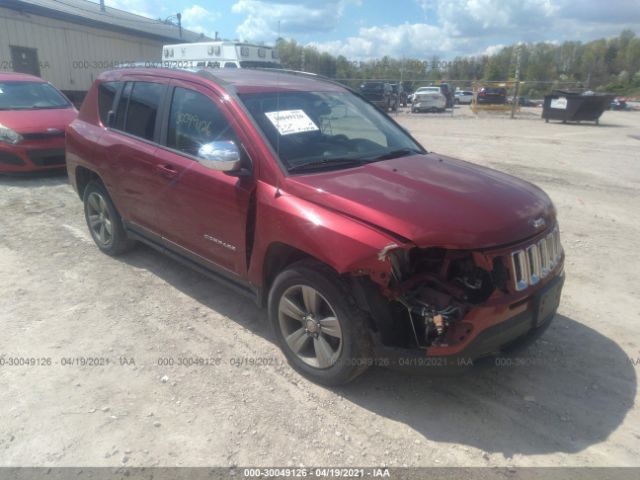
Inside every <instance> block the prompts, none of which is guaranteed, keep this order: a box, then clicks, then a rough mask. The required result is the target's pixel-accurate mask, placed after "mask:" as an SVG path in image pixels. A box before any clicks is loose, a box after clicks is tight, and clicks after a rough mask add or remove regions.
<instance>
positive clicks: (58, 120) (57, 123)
mask: <svg viewBox="0 0 640 480" xmlns="http://www.w3.org/2000/svg"><path fill="white" fill-rule="evenodd" d="M77 115H78V112H77V110H76V109H75V108H73V107H69V108H55V109H44V108H43V109H40V110H37V109H35V110H3V111H0V123H1V124H2V125H4V126H5V127H9V128H10V129H12V130H15V131H16V132H18V133H20V134H25V133H39V132H46V131H47V129H49V128H55V129H58V130H62V131H63V132H64V131H65V130H66V128H67V126H68V125H69V124H70V123H71V122H72V121H73V120H74V119H75V118H76V116H77Z"/></svg>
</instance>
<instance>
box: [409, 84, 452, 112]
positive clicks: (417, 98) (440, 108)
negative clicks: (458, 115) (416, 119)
mask: <svg viewBox="0 0 640 480" xmlns="http://www.w3.org/2000/svg"><path fill="white" fill-rule="evenodd" d="M412 100H413V101H412V103H411V112H413V113H416V112H444V110H445V108H446V106H447V98H446V97H445V96H444V95H443V94H442V92H441V91H440V87H420V88H419V89H418V90H416V91H415V93H414V94H413V99H412Z"/></svg>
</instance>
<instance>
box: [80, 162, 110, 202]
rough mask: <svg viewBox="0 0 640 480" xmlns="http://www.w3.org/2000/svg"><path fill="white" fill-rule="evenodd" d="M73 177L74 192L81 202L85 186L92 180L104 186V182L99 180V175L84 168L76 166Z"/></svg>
mask: <svg viewBox="0 0 640 480" xmlns="http://www.w3.org/2000/svg"><path fill="white" fill-rule="evenodd" d="M74 176H75V182H76V190H77V192H78V196H79V197H80V199H81V200H82V199H83V198H84V191H85V189H86V188H87V185H88V184H89V182H91V181H92V180H94V181H97V182H100V183H101V184H102V185H103V186H104V182H103V181H102V179H101V178H100V175H98V174H97V173H96V172H94V171H93V170H90V169H88V168H86V167H82V166H77V167H76V169H75V173H74Z"/></svg>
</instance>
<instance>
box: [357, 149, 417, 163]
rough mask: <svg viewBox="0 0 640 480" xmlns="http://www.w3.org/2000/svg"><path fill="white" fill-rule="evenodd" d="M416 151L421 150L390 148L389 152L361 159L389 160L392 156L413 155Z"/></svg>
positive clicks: (370, 160) (373, 160)
mask: <svg viewBox="0 0 640 480" xmlns="http://www.w3.org/2000/svg"><path fill="white" fill-rule="evenodd" d="M417 153H422V152H421V151H419V150H416V149H415V148H399V149H397V150H391V151H390V152H385V153H383V154H381V155H377V156H375V157H369V158H366V159H363V160H366V161H367V162H377V161H378V160H391V159H392V158H399V157H406V156H407V155H415V154H417Z"/></svg>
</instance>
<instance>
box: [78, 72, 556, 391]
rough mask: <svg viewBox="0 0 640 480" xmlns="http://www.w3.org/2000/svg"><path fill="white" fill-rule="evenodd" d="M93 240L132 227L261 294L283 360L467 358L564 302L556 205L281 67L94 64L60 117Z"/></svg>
mask: <svg viewBox="0 0 640 480" xmlns="http://www.w3.org/2000/svg"><path fill="white" fill-rule="evenodd" d="M67 168H68V172H69V178H70V179H71V182H72V183H73V185H74V187H75V189H76V190H77V192H78V194H79V195H80V197H81V198H82V199H83V201H84V210H85V216H86V221H87V224H88V227H89V230H90V232H91V235H92V236H93V238H94V240H95V243H96V244H97V246H98V248H99V249H100V250H102V251H103V252H105V253H107V254H109V255H116V254H119V253H122V252H124V251H126V250H127V249H129V248H130V247H131V246H132V245H133V244H134V242H135V241H141V242H144V243H146V244H148V245H150V246H152V247H154V248H156V249H158V250H160V251H162V252H164V253H167V254H169V255H171V256H172V257H174V258H176V259H178V260H180V261H182V262H184V263H186V264H187V265H190V266H192V267H193V268H196V269H198V270H199V271H201V272H203V273H205V274H207V275H209V276H211V277H214V278H216V279H218V280H220V281H222V282H224V283H226V284H227V285H229V286H231V287H233V288H235V289H236V290H237V291H239V292H242V293H243V294H246V295H248V296H249V297H251V298H253V299H254V300H255V301H256V302H257V303H258V304H261V305H267V308H268V312H269V318H270V322H271V324H272V326H273V330H274V334H275V337H276V338H277V341H278V343H279V344H280V346H281V348H282V350H283V352H284V354H285V355H286V357H287V358H288V360H289V361H290V363H291V365H292V366H293V367H294V368H295V369H297V370H298V371H299V372H301V373H302V374H304V375H306V376H307V377H309V378H311V379H312V380H314V381H316V382H320V383H324V384H332V385H335V384H340V383H345V382H347V381H349V380H351V379H353V378H354V377H355V376H356V375H358V374H359V373H361V372H362V371H364V370H365V369H366V367H368V366H370V365H386V366H389V367H396V366H397V367H402V366H428V367H436V368H440V367H444V366H452V365H453V366H455V365H457V364H460V363H461V360H462V363H463V364H465V365H466V364H468V363H470V362H471V361H472V360H473V359H475V358H479V357H484V356H488V355H494V354H496V353H499V352H501V351H502V350H504V349H505V348H509V347H511V346H513V345H515V344H521V343H523V342H525V341H530V340H531V339H533V338H535V337H536V336H537V335H538V334H540V333H541V332H542V331H544V329H545V328H546V327H547V326H548V325H549V323H550V321H551V319H552V317H553V316H554V314H555V312H556V309H557V307H558V304H559V301H560V292H561V289H562V285H563V282H564V274H563V263H564V255H563V251H562V247H561V245H560V239H559V233H558V225H557V223H556V211H555V209H554V207H553V204H552V203H551V201H550V200H549V198H548V197H547V195H545V194H544V192H542V191H541V190H540V189H538V188H537V187H535V186H533V185H531V184H529V183H526V182H524V181H522V180H518V179H516V178H513V177H510V176H508V175H505V174H503V173H500V172H496V171H493V170H489V169H486V168H482V167H479V166H476V165H472V164H470V163H466V162H463V161H461V160H456V159H453V158H449V157H445V156H442V155H439V154H435V153H429V152H427V151H426V150H425V149H424V148H423V147H422V146H421V145H420V144H419V143H418V142H417V141H416V140H415V139H413V138H412V137H411V135H409V133H408V132H407V131H406V130H405V129H403V128H402V127H400V126H399V125H398V124H396V123H395V122H394V121H393V119H391V118H389V117H388V116H387V115H385V114H384V113H383V112H381V111H380V110H378V109H377V108H375V107H374V106H373V105H371V104H370V103H368V102H367V101H365V100H364V99H363V98H361V97H360V96H359V95H358V94H357V93H355V92H352V91H350V90H348V89H347V88H345V87H343V86H341V85H339V84H338V83H336V82H333V81H330V80H327V79H322V78H319V77H315V76H310V75H306V74H301V73H293V72H283V71H280V72H271V71H261V70H234V71H232V70H200V71H180V70H168V69H166V70H165V69H152V70H145V69H130V70H126V69H123V70H118V71H112V72H106V73H104V74H102V75H101V76H100V78H99V79H98V80H97V81H96V82H95V83H94V85H93V87H92V88H91V90H90V91H89V93H88V95H87V97H86V99H85V101H84V103H83V105H82V108H81V110H80V113H79V117H78V119H77V120H75V121H74V122H73V123H72V124H71V125H70V127H69V130H68V134H67Z"/></svg>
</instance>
